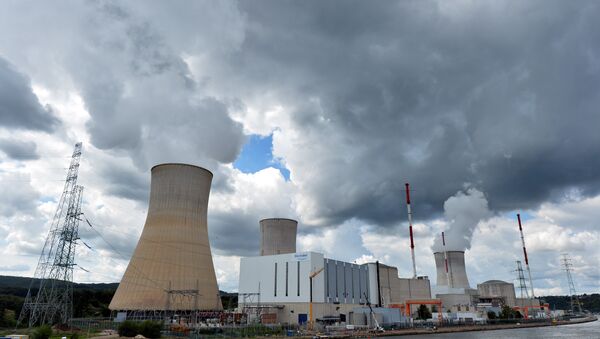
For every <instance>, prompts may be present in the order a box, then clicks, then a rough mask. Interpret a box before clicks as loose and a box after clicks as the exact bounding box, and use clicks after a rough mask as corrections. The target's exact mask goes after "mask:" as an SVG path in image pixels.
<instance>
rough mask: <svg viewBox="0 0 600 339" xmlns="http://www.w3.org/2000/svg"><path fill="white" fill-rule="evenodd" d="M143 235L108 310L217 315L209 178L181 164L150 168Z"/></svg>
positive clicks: (199, 170) (218, 306) (220, 306)
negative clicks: (209, 225) (208, 217)
mask: <svg viewBox="0 0 600 339" xmlns="http://www.w3.org/2000/svg"><path fill="white" fill-rule="evenodd" d="M151 172H152V183H151V188H150V203H149V206H148V216H147V217H146V224H145V225H144V230H143V231H142V235H141V236H140V239H139V241H138V244H137V246H136V248H135V251H134V252H133V256H132V257H131V260H130V261H129V266H127V270H126V271H125V274H124V275H123V279H121V283H120V284H119V288H117V291H116V293H115V295H114V297H113V299H112V301H111V303H110V306H109V308H110V309H111V310H121V311H125V310H173V311H175V310H221V309H223V307H222V305H221V299H220V297H219V289H218V287H217V279H216V277H215V270H214V267H213V261H212V256H211V252H210V244H209V242H208V230H207V223H206V210H207V207H208V195H209V192H210V184H211V180H212V173H211V172H210V171H208V170H206V169H204V168H201V167H197V166H192V165H185V164H161V165H157V166H154V167H153V168H152V171H151Z"/></svg>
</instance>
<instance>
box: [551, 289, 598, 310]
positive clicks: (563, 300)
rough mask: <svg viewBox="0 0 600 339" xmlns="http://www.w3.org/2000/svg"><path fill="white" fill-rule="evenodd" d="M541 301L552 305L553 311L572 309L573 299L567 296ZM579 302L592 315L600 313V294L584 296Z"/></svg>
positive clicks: (581, 296)
mask: <svg viewBox="0 0 600 339" xmlns="http://www.w3.org/2000/svg"><path fill="white" fill-rule="evenodd" d="M539 299H543V300H545V301H546V302H547V303H548V304H550V309H552V310H554V309H556V310H570V309H571V297H569V296H566V295H552V296H545V297H541V298H539ZM579 302H581V306H582V308H583V309H584V310H588V311H590V312H592V313H600V294H598V293H592V294H582V295H580V296H579Z"/></svg>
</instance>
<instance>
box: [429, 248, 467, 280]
mask: <svg viewBox="0 0 600 339" xmlns="http://www.w3.org/2000/svg"><path fill="white" fill-rule="evenodd" d="M447 253H448V273H449V275H450V287H453V288H470V286H469V279H468V278H467V271H466V270H465V252H462V251H448V252H447ZM434 256H435V267H436V269H437V285H438V286H448V279H447V277H446V265H445V263H444V252H435V253H434Z"/></svg>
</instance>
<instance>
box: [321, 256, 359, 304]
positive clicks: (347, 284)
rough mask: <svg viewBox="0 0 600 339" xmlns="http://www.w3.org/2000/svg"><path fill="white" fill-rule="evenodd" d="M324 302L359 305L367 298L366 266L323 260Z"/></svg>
mask: <svg viewBox="0 0 600 339" xmlns="http://www.w3.org/2000/svg"><path fill="white" fill-rule="evenodd" d="M324 274H325V302H330V303H334V302H337V303H343V304H360V303H365V302H366V298H365V295H366V296H367V297H368V296H369V279H368V269H367V266H366V265H356V264H352V263H347V262H343V261H338V260H332V259H325V271H324Z"/></svg>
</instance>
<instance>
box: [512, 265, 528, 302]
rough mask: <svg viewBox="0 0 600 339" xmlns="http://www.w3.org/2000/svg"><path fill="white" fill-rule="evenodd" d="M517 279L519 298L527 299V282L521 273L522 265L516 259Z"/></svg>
mask: <svg viewBox="0 0 600 339" xmlns="http://www.w3.org/2000/svg"><path fill="white" fill-rule="evenodd" d="M515 272H517V280H518V281H519V288H520V289H521V299H529V293H528V292H527V284H526V283H525V274H523V266H521V261H520V260H517V270H516V271H515Z"/></svg>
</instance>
